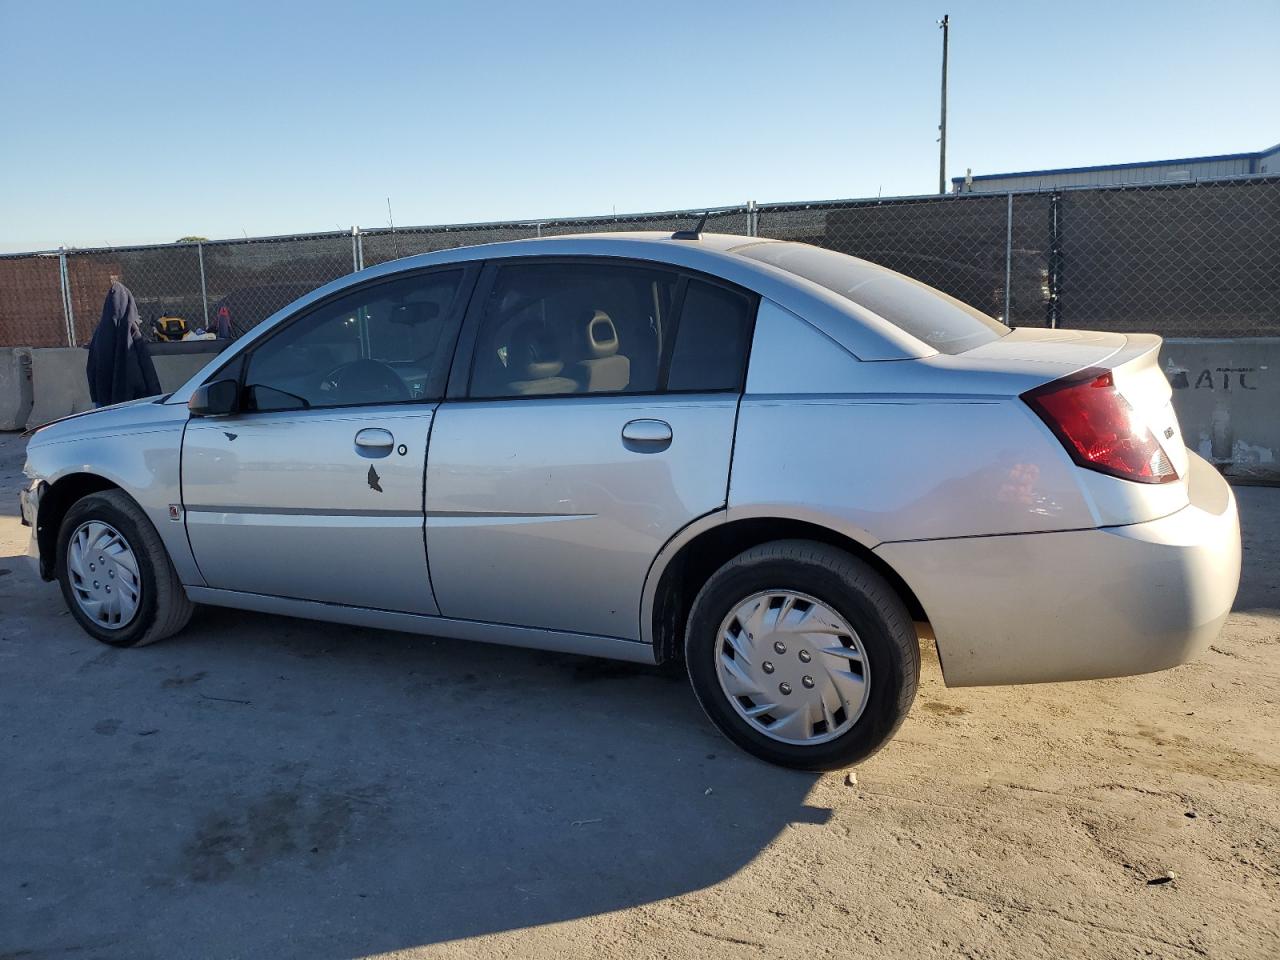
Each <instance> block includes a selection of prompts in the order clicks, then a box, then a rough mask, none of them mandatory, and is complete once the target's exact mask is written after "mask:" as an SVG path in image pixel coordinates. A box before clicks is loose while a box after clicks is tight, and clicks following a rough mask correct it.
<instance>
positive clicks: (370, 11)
mask: <svg viewBox="0 0 1280 960" xmlns="http://www.w3.org/2000/svg"><path fill="white" fill-rule="evenodd" d="M944 12H949V13H950V14H951V18H952V33H951V96H950V137H949V145H948V171H947V173H948V176H953V175H961V174H963V173H964V171H965V168H966V167H972V168H973V170H974V172H975V173H994V172H1000V171H1006V170H1020V169H1028V168H1040V167H1050V166H1070V165H1084V164H1095V163H1111V162H1121V161H1128V160H1144V159H1160V158H1169V157H1184V156H1195V155H1201V154H1214V153H1229V152H1236V151H1244V150H1256V149H1260V148H1262V147H1264V146H1268V145H1270V144H1271V143H1274V142H1276V141H1277V140H1280V106H1278V104H1280V100H1277V97H1276V88H1275V59H1276V50H1277V42H1278V41H1277V39H1276V38H1277V36H1280V2H1277V0H1237V2H1234V3H1232V4H1230V5H1229V6H1226V7H1218V6H1215V5H1211V4H1206V3H1203V2H1195V3H1190V2H1181V0H1165V2H1160V3H1156V2H1125V0H1120V2H1116V0H1112V2H1109V3H1096V2H1071V3H1065V2H1061V3H1039V2H1035V0H1027V2H1021V3H994V2H987V3H974V2H952V3H948V2H945V0H936V2H931V3H922V2H916V0H904V2H897V3H891V2H884V3H870V2H861V3H860V2H853V0H844V2H838V3H837V2H827V0H813V2H809V0H785V2H783V0H776V2H756V0H736V2H720V0H714V2H713V0H705V2H695V0H685V2H683V3H681V2H667V0H647V2H643V3H628V2H608V0H596V2H590V3H584V2H562V0H531V2H525V3H516V2H483V0H482V2H462V0H451V2H447V3H446V2H439V3H435V2H417V3H411V2H398V3H397V2H373V3H360V2H356V0H342V2H333V3H331V2H328V0H312V2H309V3H275V2H271V0H256V2H242V0H205V2H200V3H183V2H168V3H141V2H137V3H135V2H128V0H122V2H113V3H88V2H85V3H79V2H74V0H58V2H56V3H55V2H49V3H43V2H38V3H33V2H31V0H0V130H2V131H3V134H2V135H0V251H14V250H26V249H37V248H47V247H53V246H57V245H59V244H66V245H68V246H73V245H74V246H99V245H106V244H117V245H120V244H127V243H150V242H167V241H171V240H175V239H177V238H178V237H180V236H183V235H186V234H198V235H202V236H207V237H211V238H222V237H231V236H241V235H244V234H247V235H249V236H253V235H258V234H277V233H288V232H293V231H307V230H333V229H346V228H348V227H350V226H351V225H352V224H361V225H365V226H385V225H386V222H387V207H386V198H387V197H388V196H390V198H391V203H392V207H393V210H394V214H395V219H396V223H397V224H400V225H410V224H422V223H452V222H465V221H477V220H497V219H508V218H513V219H525V218H533V217H543V216H566V215H575V214H594V213H609V212H611V211H613V210H616V211H617V212H619V213H623V212H632V211H642V210H649V209H673V208H684V207H695V206H704V205H721V204H730V203H739V202H742V201H745V200H748V199H754V200H758V201H761V202H766V201H771V200H804V199H819V198H830V197H858V196H874V195H876V194H877V193H883V194H884V195H885V196H892V195H903V194H919V193H929V192H932V191H934V190H936V188H937V144H936V142H935V138H936V136H937V131H936V125H937V112H938V70H939V63H938V61H939V48H940V36H939V30H938V29H937V27H936V25H935V21H936V20H937V19H938V18H939V17H940V16H941V15H942V13H944Z"/></svg>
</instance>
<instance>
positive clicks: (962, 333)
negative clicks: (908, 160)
mask: <svg viewBox="0 0 1280 960" xmlns="http://www.w3.org/2000/svg"><path fill="white" fill-rule="evenodd" d="M734 252H735V253H737V254H738V255H739V256H743V257H746V258H747V259H749V260H758V261H759V262H761V263H767V264H769V265H770V266H774V267H777V268H779V269H780V270H785V271H787V272H788V273H791V274H795V275H796V276H797V277H802V278H803V279H805V280H809V281H811V282H813V283H816V284H818V286H820V287H825V288H826V289H828V290H830V291H831V292H832V293H835V294H838V295H839V296H841V297H844V298H845V299H846V300H848V301H850V302H851V303H853V304H855V305H857V306H859V307H862V308H864V309H866V310H870V311H871V312H872V313H875V314H876V315H878V316H880V317H882V318H883V319H885V320H887V321H888V322H889V323H892V324H893V325H894V326H895V327H898V328H899V329H900V330H904V331H906V332H907V333H909V334H911V336H913V337H915V338H916V339H917V340H921V341H923V342H924V343H926V344H928V345H929V346H930V347H932V348H933V349H934V350H937V351H938V352H939V353H952V354H954V353H964V352H965V351H966V350H972V349H973V348H974V347H980V346H982V345H983V344H984V343H990V342H991V341H992V340H997V339H999V338H1000V337H1002V336H1004V335H1005V334H1007V333H1008V332H1009V328H1008V327H1006V326H1005V325H1004V324H1002V323H1000V322H999V321H998V320H995V319H994V318H992V317H989V316H987V315H986V314H985V313H982V312H981V311H978V310H975V309H974V308H973V307H971V306H969V305H968V304H967V303H963V302H961V301H959V300H957V299H956V298H955V297H951V296H948V295H947V294H945V293H943V292H942V291H940V290H935V289H934V288H933V287H930V286H928V285H927V284H923V283H921V282H920V281H918V280H912V279H911V278H910V277H904V276H903V275H902V274H900V273H895V272H894V271H892V270H888V269H886V268H885V267H881V266H877V265H876V264H874V263H869V262H867V261H866V260H859V259H857V258H856V257H850V256H846V255H845V254H843V253H837V252H836V251H834V250H824V249H823V248H822V247H813V246H809V245H808V244H805V243H785V242H784V243H756V244H750V245H749V246H745V247H739V248H738V249H737V250H735V251H734Z"/></svg>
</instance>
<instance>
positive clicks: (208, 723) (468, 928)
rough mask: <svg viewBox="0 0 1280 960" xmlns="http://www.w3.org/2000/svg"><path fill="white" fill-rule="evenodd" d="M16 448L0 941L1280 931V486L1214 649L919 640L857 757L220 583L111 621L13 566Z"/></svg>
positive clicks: (1177, 951) (1226, 951) (3, 948)
mask: <svg viewBox="0 0 1280 960" xmlns="http://www.w3.org/2000/svg"><path fill="white" fill-rule="evenodd" d="M21 456H22V443H21V441H20V440H19V439H18V438H17V437H16V436H15V435H12V434H5V435H0V721H2V724H0V770H2V771H3V777H0V817H2V819H0V828H2V829H0V958H18V957H21V958H64V957H75V958H96V957H137V958H145V957H156V958H166V960H174V958H183V957H272V958H281V957H306V958H328V957H356V956H367V955H386V956H394V957H419V956H428V955H430V956H441V957H480V956H483V957H521V958H527V957H532V958H538V957H552V956H561V955H566V954H568V955H584V956H585V955H591V954H595V955H600V954H604V955H626V956H635V957H677V958H682V957H698V958H703V957H707V956H716V957H721V956H724V957H738V956H741V957H756V956H760V955H765V956H779V957H805V958H807V960H812V958H816V957H827V956H830V957H849V956H869V957H910V958H926V957H955V956H962V957H984V958H986V957H992V958H994V957H1009V958H1018V960H1028V958H1040V957H1043V958H1054V960H1057V958H1062V957H1090V958H1098V957H1152V956H1154V957H1169V958H1183V957H1222V958H1228V957H1229V958H1250V957H1257V958H1274V957H1276V956H1280V742H1278V740H1277V736H1276V731H1277V729H1278V726H1277V721H1278V720H1280V490H1276V489H1262V488H1240V489H1238V490H1237V491H1236V493H1237V496H1238V497H1239V499H1240V505H1241V510H1242V512H1243V518H1244V531H1245V533H1244V536H1245V567H1244V584H1243V586H1242V589H1241V593H1240V597H1239V600H1238V602H1237V605H1236V610H1235V613H1234V614H1233V616H1232V617H1231V620H1230V621H1229V623H1228V624H1227V627H1226V630H1225V632H1224V633H1223V635H1222V637H1221V638H1220V639H1219V640H1218V641H1217V642H1216V643H1215V644H1214V646H1213V647H1212V649H1211V650H1209V651H1208V652H1206V653H1205V654H1204V656H1202V657H1201V658H1200V659H1199V660H1198V661H1197V662H1195V663H1192V664H1189V665H1187V666H1184V667H1181V668H1179V669H1176V670H1172V671H1168V672H1165V673H1160V674H1155V675H1151V676H1146V677H1136V678H1129V679H1122V680H1105V681H1094V682H1090V683H1074V684H1049V685H1042V686H1033V687H1013V688H1000V689H969V690H948V689H946V688H945V687H944V686H943V685H942V682H941V675H940V672H939V669H938V663H937V660H936V658H935V657H933V656H932V651H931V650H929V649H927V648H926V657H925V663H924V669H923V677H922V683H921V688H920V695H919V698H918V699H917V700H916V705H915V708H914V710H913V711H912V714H911V716H910V718H909V719H908V720H907V722H906V725H905V726H904V727H903V728H902V730H901V732H900V733H899V734H898V737H897V739H896V740H894V741H893V743H892V744H891V745H890V746H889V747H888V748H887V749H886V750H884V751H883V752H882V753H880V754H879V755H878V756H876V757H875V758H873V759H872V760H871V761H869V762H868V763H866V764H864V765H863V766H861V767H859V768H858V769H857V779H856V783H854V784H849V783H846V779H845V775H844V774H842V773H834V774H828V775H824V776H816V775H806V774H799V773H793V772H788V771H784V770H779V769H775V768H772V767H769V766H766V765H764V764H761V763H757V762H755V761H753V760H751V759H750V758H748V757H746V756H744V755H743V754H741V753H739V752H737V751H736V750H735V749H734V748H733V747H732V746H730V745H729V744H728V743H727V742H725V741H723V740H721V739H720V738H719V737H718V736H717V735H716V733H715V732H714V730H713V729H712V728H711V726H710V725H709V724H708V723H707V721H706V720H704V719H703V717H702V716H701V714H700V713H699V710H698V707H697V705H696V704H695V702H694V699H693V696H692V694H691V692H690V691H689V689H688V687H687V685H686V684H685V683H684V682H682V681H680V680H677V679H673V678H669V677H666V676H664V675H662V674H660V673H658V672H657V671H654V670H647V669H644V668H636V667H631V666H625V665H618V664H612V663H606V662H601V661H594V660H589V659H583V658H575V657H569V656H561V655H552V654H543V653H537V652H531V651H523V650H515V649H504V648H501V647H491V646H486V645H478V644H477V645H468V644H465V643H456V642H451V641H445V640H439V641H433V640H427V639H423V638H417V637H410V636H405V635H400V634H394V633H381V632H376V631H366V630H355V629H350V628H347V627H338V626H327V625H323V624H313V623H308V622H305V621H300V620H289V619H282V618H275V617H267V616H260V615H256V614H240V613H236V612H233V611H223V610H213V609H206V610H202V611H200V612H199V613H198V614H197V616H196V619H195V620H194V621H193V623H192V625H191V627H190V628H189V629H188V630H187V631H186V632H185V633H183V634H182V635H180V636H179V637H176V638H173V639H172V640H169V641H166V642H164V643H161V644H158V645H156V646H154V647H150V648H146V649H143V650H137V651H128V650H126V651H115V650H111V649H109V648H107V647H104V646H100V645H98V644H95V643H94V642H92V641H91V640H89V639H88V638H87V637H86V636H84V635H83V634H82V633H81V632H80V631H79V629H78V628H77V627H76V625H75V623H74V622H73V621H72V620H71V618H70V617H69V616H68V615H67V614H66V612H65V611H64V608H63V604H62V599H61V596H60V595H59V593H58V590H57V588H56V586H54V585H51V584H43V583H40V582H39V581H38V579H36V578H35V577H34V576H33V574H32V573H31V572H30V571H29V570H28V569H27V566H28V565H27V564H26V562H25V561H23V560H22V559H21V558H20V555H21V553H22V551H23V549H24V547H25V542H26V530H25V529H24V528H22V527H21V526H20V525H19V523H18V520H17V517H16V491H17V488H18V485H19V482H20V467H21ZM1065 587H1067V585H1064V588H1065ZM1081 602H1082V603H1087V602H1088V598H1087V597H1082V598H1081ZM1027 629H1028V630H1029V631H1033V630H1034V629H1035V625H1034V624H1027ZM1169 878H1173V879H1169ZM1162 881H1164V882H1162Z"/></svg>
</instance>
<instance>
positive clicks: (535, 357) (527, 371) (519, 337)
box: [507, 320, 564, 380]
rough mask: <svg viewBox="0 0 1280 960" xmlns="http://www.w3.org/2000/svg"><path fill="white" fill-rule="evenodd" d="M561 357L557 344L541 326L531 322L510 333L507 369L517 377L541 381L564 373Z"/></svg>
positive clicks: (554, 338)
mask: <svg viewBox="0 0 1280 960" xmlns="http://www.w3.org/2000/svg"><path fill="white" fill-rule="evenodd" d="M563 357H564V353H563V351H562V350H561V349H560V343H559V340H558V339H557V338H556V337H555V335H554V334H552V333H551V332H550V331H548V330H547V329H545V328H544V327H543V325H542V324H541V323H540V322H538V321H536V320H531V321H529V322H527V323H522V324H521V325H520V326H518V327H516V329H515V330H513V331H512V333H511V342H510V343H509V344H508V345H507V369H508V370H509V371H511V373H512V374H514V375H515V376H517V377H522V378H524V379H527V380H543V379H545V378H547V377H554V376H557V375H558V374H559V373H560V371H561V370H563V369H564V359H563Z"/></svg>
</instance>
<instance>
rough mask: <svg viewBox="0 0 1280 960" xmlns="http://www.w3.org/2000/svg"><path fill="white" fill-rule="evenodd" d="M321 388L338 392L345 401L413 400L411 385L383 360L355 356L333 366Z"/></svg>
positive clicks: (385, 401)
mask: <svg viewBox="0 0 1280 960" xmlns="http://www.w3.org/2000/svg"><path fill="white" fill-rule="evenodd" d="M320 389H321V390H324V391H325V392H331V393H335V394H337V395H338V399H340V400H341V402H342V403H344V404H346V403H398V402H400V401H404V400H412V399H413V396H412V395H411V394H410V392H409V387H408V386H407V385H406V384H405V382H404V381H403V380H401V379H400V377H399V375H398V374H397V373H396V372H395V371H394V370H392V369H391V367H389V366H387V365H386V364H385V363H383V362H382V361H380V360H368V359H362V360H352V361H351V362H350V363H342V364H339V365H338V366H336V367H334V368H333V369H332V370H330V371H329V372H328V373H327V374H325V377H324V379H323V380H322V381H320Z"/></svg>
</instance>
